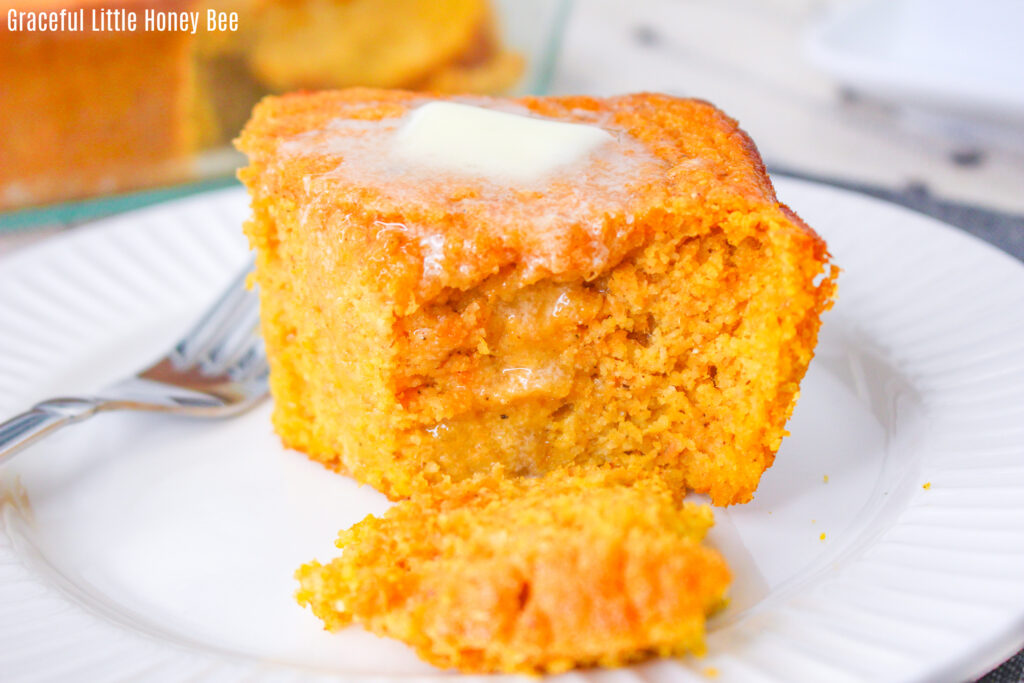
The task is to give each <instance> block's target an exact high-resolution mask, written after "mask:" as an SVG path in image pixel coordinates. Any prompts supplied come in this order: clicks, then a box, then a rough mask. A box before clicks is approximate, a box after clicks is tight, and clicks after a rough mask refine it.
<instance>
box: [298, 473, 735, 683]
mask: <svg viewBox="0 0 1024 683" xmlns="http://www.w3.org/2000/svg"><path fill="white" fill-rule="evenodd" d="M495 475H496V476H481V477H477V478H473V479H468V480H465V481H463V482H460V483H459V484H455V485H451V486H442V487H440V488H439V489H438V490H436V491H434V493H433V494H421V495H416V496H414V497H413V498H411V499H410V500H408V501H405V502H402V503H399V504H398V505H396V506H395V507H393V508H391V509H390V510H389V511H388V512H387V513H385V514H384V515H383V516H382V517H380V518H376V517H373V516H370V517H367V518H366V519H364V520H363V521H362V522H360V523H358V524H356V525H355V526H353V527H352V528H351V529H348V530H347V531H343V532H342V533H341V535H340V537H339V539H338V542H337V545H338V547H339V548H341V549H342V555H341V556H340V557H339V558H337V559H335V560H333V561H331V562H330V563H328V564H326V565H321V564H319V563H316V562H313V563H311V564H308V565H306V566H304V567H303V568H302V569H300V570H299V572H298V577H299V580H300V583H301V588H300V590H299V601H300V602H302V603H304V604H308V605H309V606H311V607H312V609H313V611H314V612H315V613H316V615H317V616H319V617H320V618H321V619H323V621H324V623H325V624H326V625H327V626H328V628H331V629H336V628H340V627H343V626H345V625H347V624H349V623H351V622H355V623H358V624H361V625H363V626H364V627H365V628H366V629H368V630H369V631H371V632H373V633H377V634H379V635H385V636H391V637H394V638H398V639H400V640H402V641H404V642H406V643H408V644H410V645H411V646H412V647H414V648H415V649H416V652H417V653H418V654H419V655H420V656H421V657H422V658H423V659H425V660H426V661H428V662H430V663H432V664H435V665H436V666H439V667H442V668H457V669H459V670H461V671H466V672H489V671H505V672H517V673H537V672H559V671H565V670H567V669H570V668H572V667H574V666H583V665H600V666H617V665H621V664H624V663H627V662H630V661H634V660H636V659H638V658H640V657H644V656H648V655H651V654H659V655H675V654H682V653H684V652H689V651H696V652H700V651H701V650H702V643H703V634H704V618H705V614H707V613H708V612H709V611H711V610H713V609H714V608H716V607H717V606H719V605H720V604H721V602H722V600H723V595H724V592H725V589H726V586H727V585H728V583H729V571H728V569H727V568H726V565H725V561H724V560H723V559H722V557H721V556H720V555H719V554H718V553H717V552H715V551H714V550H711V549H709V548H706V547H704V546H702V545H701V540H702V538H703V537H704V534H705V533H706V531H707V529H708V527H710V526H711V511H710V509H708V508H707V506H697V505H694V504H690V503H685V504H684V503H681V502H680V501H679V500H678V497H677V496H675V495H674V494H673V492H671V491H670V490H669V488H668V487H667V486H666V485H665V483H664V482H663V481H662V480H660V479H659V478H657V477H647V478H644V477H640V478H637V477H636V476H635V475H634V474H632V473H630V472H629V471H628V470H625V469H621V470H599V469H589V470H586V471H579V472H571V471H557V472H554V473H552V474H550V475H548V476H547V477H545V478H541V479H532V478H519V479H508V478H504V477H501V476H500V474H499V473H495Z"/></svg>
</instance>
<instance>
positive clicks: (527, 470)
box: [238, 89, 837, 505]
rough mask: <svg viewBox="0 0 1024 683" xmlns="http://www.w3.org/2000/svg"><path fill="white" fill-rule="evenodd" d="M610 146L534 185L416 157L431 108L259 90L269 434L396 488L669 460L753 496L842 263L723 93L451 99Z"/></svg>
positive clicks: (679, 484)
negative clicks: (775, 178)
mask: <svg viewBox="0 0 1024 683" xmlns="http://www.w3.org/2000/svg"><path fill="white" fill-rule="evenodd" d="M458 101H459V102H461V103H463V104H469V105H472V106H476V107H481V108H490V109H498V110H501V111H503V112H505V113H512V114H517V115H520V116H529V117H535V118H542V119H546V120H554V121H559V122H570V123H576V124H586V125H588V126H592V127H596V128H600V129H602V130H603V131H605V132H606V133H607V135H606V137H607V141H606V142H605V143H604V144H601V145H599V146H597V147H596V148H595V149H593V150H592V151H591V152H589V153H588V154H587V155H585V157H584V158H582V159H580V160H577V161H575V162H572V163H568V164H566V165H564V166H563V167H560V168H558V169H557V170H556V171H553V172H550V173H548V174H546V175H544V176H543V177H541V178H537V179H533V180H530V179H526V180H514V181H508V182H506V181H501V180H495V179H494V178H493V177H490V176H487V175H480V174H476V173H472V172H466V173H460V172H459V171H457V170H451V169H438V168H432V167H420V166H418V165H417V164H415V163H406V162H405V161H404V160H403V159H402V158H401V155H396V154H395V153H394V149H395V147H394V145H395V139H396V136H398V135H399V133H400V132H401V131H402V130H405V127H406V126H407V125H408V124H409V122H410V120H411V119H412V118H413V117H414V116H415V112H416V111H417V110H418V109H419V108H421V107H423V106H425V105H426V104H428V102H430V100H428V99H426V98H424V97H423V96H421V95H416V94H413V93H407V92H399V91H381V90H367V89H352V90H344V91H336V92H321V93H303V94H294V95H288V96H284V97H279V98H268V99H266V100H264V101H263V102H262V103H261V104H260V105H259V106H258V107H257V108H256V110H255V111H254V114H253V117H252V119H251V120H250V122H249V123H248V125H247V126H246V128H245V130H244V131H243V133H242V136H241V137H240V139H239V141H238V146H239V148H240V149H241V150H242V151H243V152H245V153H247V154H248V156H249V159H250V165H249V166H248V167H247V168H245V169H243V170H242V171H241V173H240V177H241V179H242V180H243V181H244V183H245V184H246V185H247V186H248V188H249V191H250V193H251V196H252V209H253V214H252V217H251V219H250V220H249V221H248V223H247V224H246V232H247V234H248V236H249V239H250V242H251V244H252V246H253V247H255V248H256V250H257V272H256V279H257V280H258V282H259V285H260V296H261V306H262V308H261V312H262V325H263V333H264V337H265V340H266V345H267V351H268V354H269V358H270V364H271V391H272V394H273V397H274V400H275V406H274V417H273V419H274V425H275V427H276V430H277V432H278V434H279V435H280V436H281V438H282V440H283V441H284V443H285V444H286V445H287V446H290V447H292V448H296V449H298V450H300V451H303V452H305V453H307V454H308V455H309V456H310V457H312V458H314V459H316V460H319V461H321V462H323V463H324V464H325V465H327V466H328V467H330V468H332V469H335V470H338V471H341V472H345V473H348V474H350V475H351V476H353V477H354V478H356V479H357V480H359V481H361V482H365V483H368V484H370V485H372V486H373V487H375V488H377V489H379V490H381V491H383V492H384V493H386V494H387V495H388V496H390V497H392V498H402V497H405V496H408V495H410V494H412V493H413V492H416V491H422V490H428V489H429V488H430V487H431V486H432V485H434V484H437V483H439V482H443V481H447V480H449V479H450V480H453V481H459V480H462V479H467V478H469V477H472V476H473V475H475V474H477V473H480V472H486V471H489V470H490V468H491V467H492V466H493V465H500V466H501V467H502V468H503V471H504V472H506V473H507V474H509V475H540V474H544V473H546V472H550V471H552V470H555V469H558V468H560V467H564V466H567V465H585V464H602V463H615V464H618V465H620V466H623V467H627V468H631V469H634V470H636V471H653V470H657V471H659V472H660V473H661V475H662V476H663V477H664V478H665V479H666V481H668V482H670V483H671V484H672V485H673V486H674V487H676V488H679V489H682V488H689V489H693V490H695V491H701V492H706V493H709V494H710V496H711V498H712V500H713V502H714V503H716V504H718V505H726V504H731V503H742V502H745V501H748V500H750V498H751V496H752V494H753V492H754V490H755V489H756V487H757V484H758V481H759V479H760V476H761V474H762V472H763V471H764V470H765V469H766V468H767V467H768V466H770V465H771V463H772V460H773V458H774V456H775V452H776V450H777V449H778V448H779V445H780V443H781V441H782V438H783V436H784V435H785V433H786V432H785V424H786V420H787V419H788V418H789V415H790V413H791V412H792V410H793V406H794V403H795V401H796V398H797V394H798V391H799V383H800V380H801V378H802V377H803V375H804V372H805V371H806V369H807V365H808V363H809V362H810V360H811V357H812V355H813V350H814V345H815V341H816V337H817V333H818V327H819V323H820V314H821V313H822V311H823V310H825V309H826V308H827V307H828V306H829V305H830V303H831V300H832V296H833V292H834V281H835V277H836V273H837V270H836V269H835V268H833V267H831V265H830V263H829V255H828V252H827V250H826V246H825V244H824V242H823V241H822V240H821V239H820V238H819V237H818V236H817V235H816V234H815V233H814V232H813V231H812V230H811V229H810V228H809V227H808V226H807V225H805V224H804V223H803V222H802V221H801V220H800V219H799V218H798V217H797V216H796V215H795V214H794V213H793V212H792V211H790V210H789V209H788V208H786V207H785V206H783V205H782V204H780V203H779V202H778V200H777V199H776V197H775V194H774V191H773V189H772V186H771V183H770V181H769V179H768V177H767V175H766V174H765V170H764V166H763V165H762V163H761V160H760V158H759V157H758V155H757V151H756V149H755V147H754V145H753V143H752V142H751V140H750V138H748V137H747V136H746V135H745V134H744V133H743V131H741V130H740V129H739V128H738V126H737V124H736V122H735V121H733V120H732V119H730V118H729V117H728V116H726V115H725V114H723V113H722V112H720V111H718V110H717V109H715V108H714V107H713V106H711V105H710V104H708V103H706V102H702V101H697V100H688V99H678V98H674V97H669V96H664V95H655V94H639V95H626V96H620V97H612V98H608V99H596V98H590V97H552V98H523V99H517V100H508V99H491V98H458Z"/></svg>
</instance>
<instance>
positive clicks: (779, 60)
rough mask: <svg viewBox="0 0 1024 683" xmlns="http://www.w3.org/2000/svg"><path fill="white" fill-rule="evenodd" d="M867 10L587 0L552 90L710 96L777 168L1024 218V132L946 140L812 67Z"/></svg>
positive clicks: (722, 0)
mask: <svg viewBox="0 0 1024 683" xmlns="http://www.w3.org/2000/svg"><path fill="white" fill-rule="evenodd" d="M856 1H857V0H832V1H825V0H576V2H575V6H574V11H573V16H572V19H571V22H570V24H569V27H568V32H567V35H566V38H565V43H564V46H563V50H562V56H561V61H560V63H559V67H558V69H557V72H556V76H555V79H554V82H553V84H552V89H553V91H554V92H556V93H586V94H600V95H606V94H613V93H619V92H632V91H640V90H651V91H660V92H668V93H672V94H678V95H686V96H692V97H699V98H702V99H705V100H709V101H710V102H712V103H713V104H715V105H717V106H718V107H720V108H721V109H723V110H724V111H725V112H726V113H728V114H729V115H731V116H732V117H733V118H735V119H737V120H738V121H739V123H740V125H741V126H742V127H743V128H744V129H745V130H746V131H747V132H748V133H749V134H750V135H751V137H753V139H754V140H755V141H756V142H757V145H758V147H759V149H760V151H761V154H762V156H763V157H764V158H765V160H766V162H767V163H768V166H769V168H772V167H775V168H785V169H788V170H794V171H799V172H801V173H803V174H809V175H822V176H826V177H830V178H835V179H839V180H845V181H852V182H854V183H864V184H871V185H877V186H880V187H885V188H889V189H894V190H899V189H902V188H905V187H915V188H921V187H925V188H927V190H928V191H929V192H931V193H932V194H934V195H936V196H938V197H941V198H944V199H948V200H952V201H956V202H963V203H967V204H972V205H977V206H981V207H984V208H989V209H995V210H999V211H1004V212H1010V213H1016V214H1024V130H1021V131H1017V135H1018V137H1019V139H1015V140H1014V142H1015V144H1013V145H1009V144H1003V143H998V142H997V143H992V142H988V143H985V142H977V141H972V140H971V139H970V138H971V137H972V136H971V135H970V131H967V134H966V135H963V134H961V135H958V136H956V137H953V136H950V135H946V134H940V133H938V132H936V131H935V129H936V127H937V122H936V121H935V120H932V119H930V118H929V117H927V116H925V115H923V114H920V113H918V114H910V113H908V112H902V111H897V110H895V109H894V108H892V107H889V106H886V105H884V104H881V103H877V102H870V101H866V100H865V99H864V98H858V99H854V98H851V97H849V96H848V95H844V93H843V89H842V88H841V87H840V86H839V84H837V83H835V82H833V81H832V80H831V79H830V78H829V77H828V76H826V75H825V74H823V73H821V72H819V71H818V70H816V69H815V68H814V67H813V66H812V64H811V62H810V61H809V60H808V59H807V58H806V57H805V55H804V49H803V45H804V40H805V37H806V35H807V32H808V31H809V30H810V28H811V27H812V26H813V25H814V23H815V22H816V21H820V20H822V19H823V17H824V16H825V15H826V13H827V12H828V11H829V10H830V9H835V6H836V5H839V4H844V3H850V2H856ZM1021 87H1022V88H1024V83H1021ZM981 137H983V136H981ZM1004 142H1005V141H1004Z"/></svg>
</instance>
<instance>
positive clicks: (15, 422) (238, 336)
mask: <svg viewBox="0 0 1024 683" xmlns="http://www.w3.org/2000/svg"><path fill="white" fill-rule="evenodd" d="M251 268H252V264H251V263H250V264H249V266H247V267H246V268H245V269H244V270H243V271H242V272H241V273H240V274H239V275H238V277H236V278H235V279H234V281H233V282H232V283H231V285H230V286H229V287H228V288H227V290H225V291H224V293H223V294H222V295H221V297H220V298H219V299H218V300H217V303H215V304H214V305H213V307H212V308H210V309H209V310H208V311H206V313H205V314H203V316H202V318H200V319H199V322H197V323H196V325H195V326H194V327H193V328H192V330H191V331H190V332H189V333H188V334H186V335H185V336H184V337H183V338H182V339H181V341H179V342H178V343H177V344H175V345H174V348H172V349H171V350H170V352H168V353H167V355H165V356H164V357H163V358H161V359H160V360H158V361H157V362H156V363H154V364H153V365H151V366H149V367H148V368H146V369H144V370H142V371H141V372H139V373H137V374H136V375H134V376H132V377H129V378H127V379H124V380H122V381H120V382H117V383H115V384H112V385H111V386H109V387H107V388H106V389H104V390H103V391H101V392H99V394H97V395H96V396H89V397H78V398H73V397H69V398H53V399H50V400H48V401H43V402H42V403H38V404H36V405H35V406H33V407H32V408H31V409H30V410H28V411H27V412H24V413H21V414H20V415H16V416H14V417H12V418H11V419H10V420H7V421H6V422H4V423H3V424H0V464H3V463H4V462H6V461H8V460H9V459H10V458H11V457H12V456H13V455H14V454H15V453H18V452H19V451H21V450H22V449H24V448H25V447H27V446H29V445H31V444H33V443H35V442H36V441H38V440H39V439H41V438H43V437H44V436H46V435H47V434H50V433H52V432H54V431H56V430H57V429H59V428H61V427H64V426H66V425H71V424H75V423H76V422H81V421H82V420H85V419H86V418H88V417H92V416H93V415H95V414H97V413H101V412H105V411H108V410H146V411H153V412H162V413H177V414H180V415H190V416H194V417H229V416H233V415H237V414H239V413H242V412H244V411H246V410H248V409H249V408H251V407H252V406H254V405H255V404H256V403H257V402H259V400H260V399H262V398H263V397H264V396H266V395H267V374H268V370H267V357H266V354H265V353H264V349H263V339H262V338H261V337H260V334H259V306H258V301H257V296H256V293H255V291H253V290H249V289H247V288H246V286H245V279H246V277H247V276H248V274H249V271H250V270H251Z"/></svg>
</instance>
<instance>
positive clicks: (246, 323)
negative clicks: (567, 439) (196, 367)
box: [198, 294, 261, 374]
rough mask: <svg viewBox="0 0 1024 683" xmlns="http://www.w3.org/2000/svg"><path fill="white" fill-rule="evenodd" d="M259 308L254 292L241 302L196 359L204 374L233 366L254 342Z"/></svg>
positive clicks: (256, 339)
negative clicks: (216, 335)
mask: <svg viewBox="0 0 1024 683" xmlns="http://www.w3.org/2000/svg"><path fill="white" fill-rule="evenodd" d="M259 322H260V309H259V302H258V301H257V299H256V296H255V294H253V295H251V296H250V298H248V299H246V300H245V301H243V302H242V305H241V306H240V307H239V311H238V313H237V315H235V316H232V321H231V325H230V326H225V329H224V330H223V333H222V334H221V335H220V337H219V338H218V339H215V340H214V341H213V343H212V345H211V346H210V347H209V349H208V350H206V351H205V352H204V353H203V354H202V356H201V357H200V358H199V359H198V360H199V363H200V367H201V368H202V371H203V372H204V373H206V374H218V373H221V372H223V371H224V370H226V369H227V368H229V367H231V366H233V365H234V364H235V363H236V362H237V361H238V359H239V358H241V357H242V355H243V354H244V353H245V352H246V351H247V350H248V349H249V348H250V347H252V345H253V344H254V343H256V342H259V341H261V337H260V335H259Z"/></svg>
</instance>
